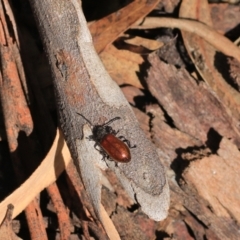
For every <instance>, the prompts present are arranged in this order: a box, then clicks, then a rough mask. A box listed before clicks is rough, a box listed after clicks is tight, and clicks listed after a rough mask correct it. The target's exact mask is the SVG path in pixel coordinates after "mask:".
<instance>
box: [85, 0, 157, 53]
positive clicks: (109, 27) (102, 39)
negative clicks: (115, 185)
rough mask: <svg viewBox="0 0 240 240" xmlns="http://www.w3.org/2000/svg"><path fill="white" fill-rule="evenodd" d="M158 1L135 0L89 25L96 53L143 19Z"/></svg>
mask: <svg viewBox="0 0 240 240" xmlns="http://www.w3.org/2000/svg"><path fill="white" fill-rule="evenodd" d="M158 2H159V0H150V1H149V0H137V1H134V2H132V3H130V4H129V5H127V6H126V7H124V8H122V9H120V10H119V11H117V12H115V13H113V14H111V15H109V16H107V17H105V18H103V19H101V20H99V21H97V22H95V23H93V24H91V25H90V26H89V30H90V32H91V34H92V37H93V43H94V46H95V49H96V51H97V52H98V53H100V52H102V51H103V50H104V48H105V47H106V46H107V45H109V44H111V43H112V42H113V41H114V40H115V39H116V38H117V37H118V36H119V35H120V34H121V33H123V32H124V31H126V30H127V29H128V28H129V27H130V26H131V25H132V24H134V23H135V22H136V21H137V20H139V19H141V18H144V17H145V16H146V15H147V14H148V13H149V12H151V11H152V10H153V9H154V7H155V6H156V5H157V4H158Z"/></svg>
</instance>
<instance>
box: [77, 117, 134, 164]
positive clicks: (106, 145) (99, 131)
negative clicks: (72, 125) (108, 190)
mask: <svg viewBox="0 0 240 240" xmlns="http://www.w3.org/2000/svg"><path fill="white" fill-rule="evenodd" d="M77 114H78V115H80V116H82V117H83V118H84V119H85V120H86V121H87V122H88V123H89V124H90V125H91V127H92V133H93V135H91V136H89V137H88V139H89V140H93V141H95V145H94V147H95V148H96V146H99V147H100V150H99V149H97V148H96V149H97V150H98V151H99V152H100V153H101V154H102V155H103V158H105V157H110V158H111V159H112V160H114V161H116V162H122V163H127V162H130V160H131V154H130V150H129V148H135V147H136V146H135V145H134V146H131V145H130V142H129V141H128V140H127V139H125V137H123V136H120V137H116V135H117V133H118V132H119V131H117V132H116V131H115V130H114V129H113V128H112V127H111V126H108V125H109V124H111V123H112V122H113V121H116V120H119V119H120V117H115V118H113V119H111V120H109V121H108V122H106V123H105V124H103V125H95V126H93V125H92V123H91V122H90V121H89V120H88V119H87V118H86V117H84V116H83V115H82V114H80V113H77ZM125 143H126V144H127V145H126V144H125Z"/></svg>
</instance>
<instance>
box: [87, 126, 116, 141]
mask: <svg viewBox="0 0 240 240" xmlns="http://www.w3.org/2000/svg"><path fill="white" fill-rule="evenodd" d="M92 132H93V138H94V140H95V141H97V142H100V141H101V140H102V139H103V138H104V136H106V135H107V134H110V133H112V127H110V126H99V125H98V126H94V127H93V130H92Z"/></svg>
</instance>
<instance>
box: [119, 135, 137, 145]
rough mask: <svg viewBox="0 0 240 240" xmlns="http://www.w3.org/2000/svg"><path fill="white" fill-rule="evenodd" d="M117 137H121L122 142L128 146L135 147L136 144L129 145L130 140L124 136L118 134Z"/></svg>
mask: <svg viewBox="0 0 240 240" xmlns="http://www.w3.org/2000/svg"><path fill="white" fill-rule="evenodd" d="M118 138H119V139H121V140H122V141H123V142H124V143H126V144H127V145H128V147H129V148H135V147H137V146H136V145H133V146H131V143H130V141H129V140H127V139H126V138H125V137H124V136H119V137H118Z"/></svg>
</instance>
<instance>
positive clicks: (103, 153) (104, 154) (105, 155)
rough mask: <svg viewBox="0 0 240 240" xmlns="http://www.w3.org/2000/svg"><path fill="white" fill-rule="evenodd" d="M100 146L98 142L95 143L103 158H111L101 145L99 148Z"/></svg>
mask: <svg viewBox="0 0 240 240" xmlns="http://www.w3.org/2000/svg"><path fill="white" fill-rule="evenodd" d="M97 146H99V145H98V144H97V143H95V144H94V148H95V149H96V150H97V151H98V152H99V153H100V154H101V155H102V157H103V158H102V160H105V158H107V159H109V156H108V155H107V154H106V153H105V151H104V150H103V149H102V148H101V147H100V146H99V148H100V149H98V148H97Z"/></svg>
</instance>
